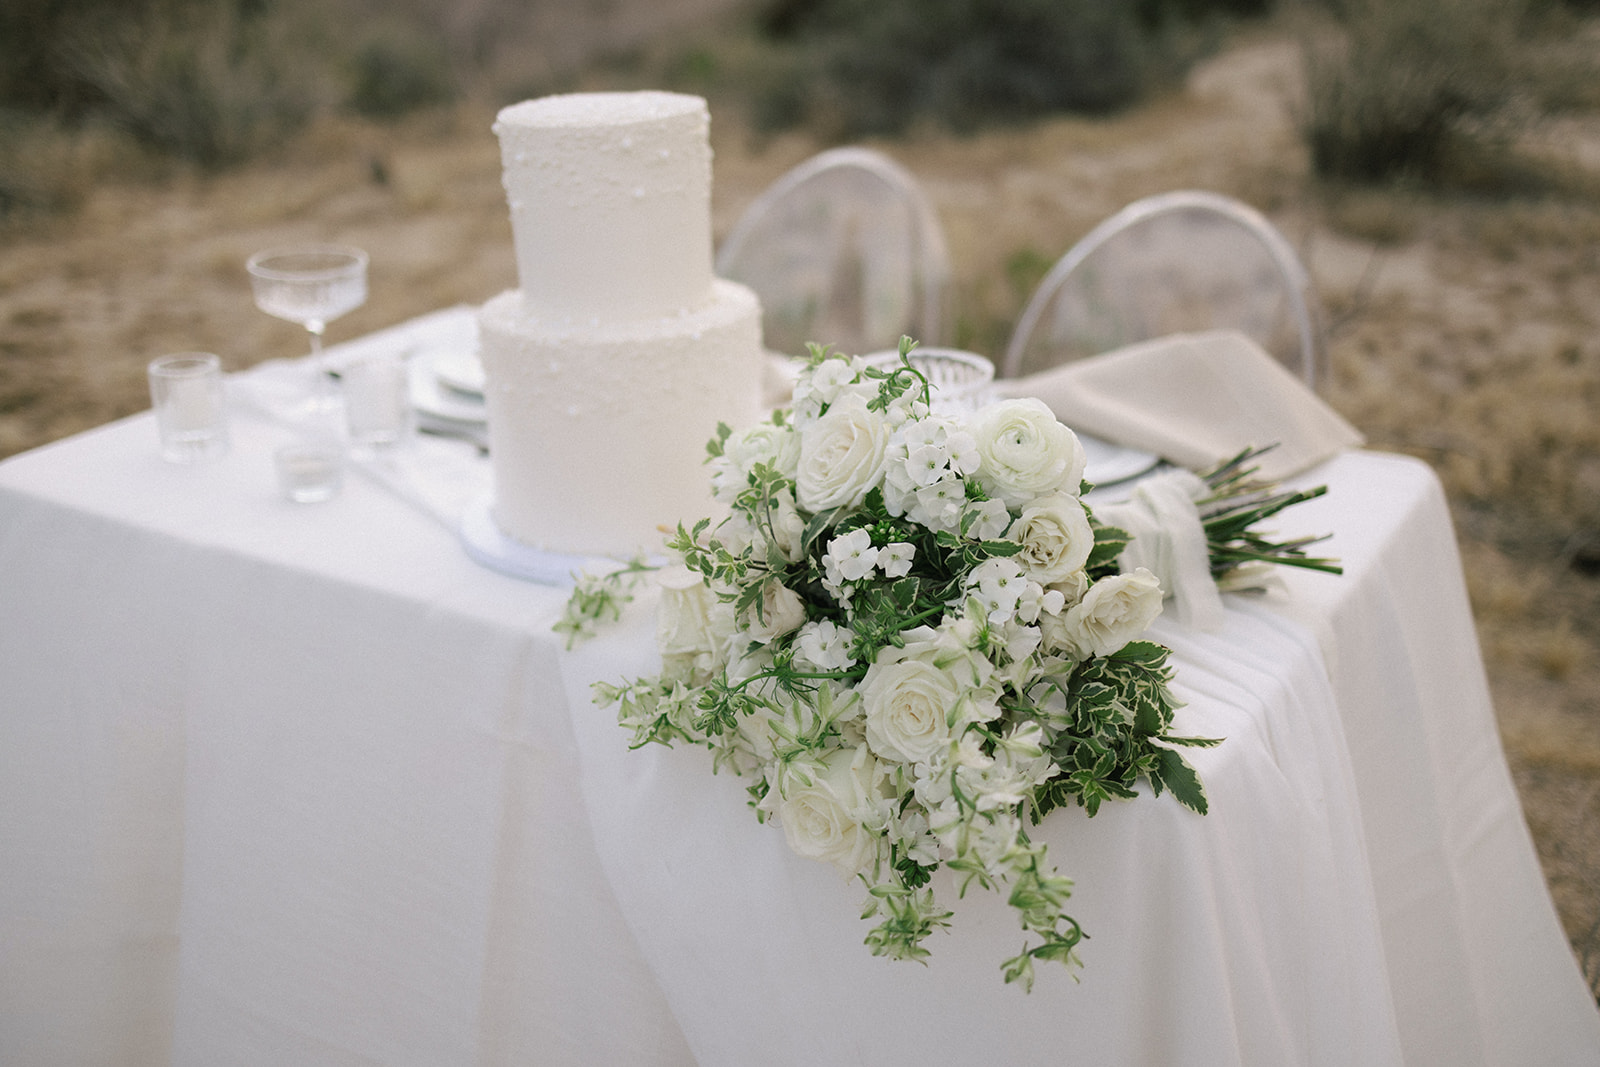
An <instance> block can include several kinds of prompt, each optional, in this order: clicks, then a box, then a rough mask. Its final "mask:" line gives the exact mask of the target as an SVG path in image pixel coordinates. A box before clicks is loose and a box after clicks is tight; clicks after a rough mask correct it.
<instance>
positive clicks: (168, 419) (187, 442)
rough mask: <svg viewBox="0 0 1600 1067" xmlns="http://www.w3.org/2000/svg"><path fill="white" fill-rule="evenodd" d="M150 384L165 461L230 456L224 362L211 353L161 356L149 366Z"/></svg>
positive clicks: (192, 461)
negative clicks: (223, 375)
mask: <svg viewBox="0 0 1600 1067" xmlns="http://www.w3.org/2000/svg"><path fill="white" fill-rule="evenodd" d="M149 379H150V405H151V407H152V409H154V411H155V415H156V430H157V432H158V433H159V434H160V436H161V455H162V456H163V457H164V458H166V459H167V460H169V461H171V462H173V463H198V462H200V461H202V460H207V459H214V458H215V457H217V456H220V455H222V454H223V453H225V452H227V451H228V416H227V406H226V401H225V398H224V393H223V386H222V361H221V360H220V359H218V358H217V357H216V356H215V355H213V354H212V353H210V352H180V353H178V354H177V355H172V356H162V357H161V358H160V359H156V360H152V361H151V362H150V366H149Z"/></svg>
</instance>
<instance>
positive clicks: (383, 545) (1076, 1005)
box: [0, 407, 1600, 1065]
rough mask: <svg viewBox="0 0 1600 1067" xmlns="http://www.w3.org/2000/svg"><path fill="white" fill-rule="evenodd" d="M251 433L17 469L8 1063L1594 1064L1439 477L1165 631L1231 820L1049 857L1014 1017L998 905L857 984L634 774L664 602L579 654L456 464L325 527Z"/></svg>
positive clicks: (0, 598) (808, 899)
mask: <svg viewBox="0 0 1600 1067" xmlns="http://www.w3.org/2000/svg"><path fill="white" fill-rule="evenodd" d="M233 431H234V432H233V439H234V446H233V450H232V452H231V453H230V454H229V455H228V456H227V457H225V458H224V459H223V460H221V461H220V462H218V463H215V464H212V465H208V466H200V467H193V468H185V467H177V466H172V465H169V464H165V463H163V462H162V461H161V460H160V458H159V456H158V454H157V450H156V447H155V431H154V427H153V425H152V424H151V422H150V419H149V416H148V415H142V416H138V417H135V418H133V419H129V420H124V421H122V422H119V423H115V424H112V425H110V426H107V427H103V428H101V429H99V430H96V431H92V432H90V433H88V434H84V435H80V436H78V437H75V438H71V439H68V440H66V441H62V442H58V443H56V444H54V445H50V446H47V447H45V448H42V449H39V450H36V451H34V452H31V453H28V454H26V455H23V456H19V457H14V458H13V459H11V460H8V461H6V462H4V463H0V865H3V866H0V1062H6V1063H13V1062H15V1063H28V1064H54V1063H60V1064H75V1065H76V1064H98V1063H106V1064H112V1063H115V1064H128V1063H178V1064H233V1063H240V1064H250V1063H262V1064H266V1063H296V1064H323V1063H328V1064H336V1063H337V1064H343V1063H384V1064H412V1063H415V1064H439V1063H481V1064H500V1063H530V1062H531V1063H624V1062H626V1063H665V1064H675V1063H690V1062H699V1063H701V1064H705V1065H712V1064H745V1063H753V1062H761V1063H784V1062H793V1063H799V1062H826V1063H840V1064H847V1063H890V1064H893V1063H930V1062H932V1063H937V1062H958V1061H963V1060H969V1059H970V1060H982V1061H990V1060H996V1059H1004V1058H1011V1059H1015V1060H1019V1061H1022V1062H1034V1061H1039V1060H1045V1059H1047V1058H1048V1059H1049V1060H1050V1061H1052V1062H1078V1061H1080V1060H1083V1061H1092V1059H1094V1058H1095V1057H1099V1058H1100V1059H1101V1060H1102V1061H1103V1062H1114V1063H1139V1062H1148V1063H1196V1064H1224V1063H1241V1064H1246V1063H1263V1064H1277V1063H1330V1064H1335V1063H1337V1064H1345V1063H1399V1062H1406V1063H1440V1064H1475V1063H1484V1064H1508V1065H1509V1064H1523V1063H1600V1016H1597V1014H1596V1012H1595V1008H1594V1004H1593V1001H1592V1000H1591V999H1590V997H1589V995H1588V992H1587V990H1586V988H1585V986H1584V984H1583V982H1582V980H1581V977H1580V976H1579V974H1578V972H1577V968H1576V965H1575V963H1574V961H1573V959H1572V957H1571V954H1570V951H1569V950H1568V947H1567V945H1566V942H1565V940H1564V938H1563V937H1562V933H1561V930H1560V928H1559V925H1558V924H1557V922H1556V918H1555V914H1554V910H1553V908H1552V907H1551V905H1550V900H1549V896H1548V893H1547V891H1546V889H1545V886H1544V883H1543V879H1542V876H1541V874H1540V871H1539V868H1538V865H1537V862H1536V859H1535V857H1534V854H1533V850H1532V847H1531V843H1530V841H1529V838H1528V835H1527V831H1526V828H1525V826H1524V824H1523V821H1522V817H1521V811H1520V808H1519V806H1518V804H1517V800H1516V795H1515V792H1514V790H1513V788H1512V785H1511V782H1510V778H1509V775H1508V773H1507V770H1506V767H1505V762H1504V757H1503V754H1502V752H1501V749H1500V746H1499V741H1498V736H1497V734H1496V732H1495V726H1494V721H1493V715H1492V709H1491V707H1490V704H1489V700H1488V696H1487V690H1486V687H1485V684H1484V679H1483V673H1482V666H1481V662H1480V661H1479V659H1478V654H1477V644H1476V639H1475V636H1474V634H1473V631H1472V626H1471V616H1470V611H1469V608H1468V606H1467V603H1466V600H1465V593H1464V587H1463V584H1462V580H1461V571H1460V562H1459V558H1458V556H1457V555H1456V552H1455V546H1454V541H1453V535H1452V533H1451V529H1450V523H1449V516H1448V511H1447V510H1446V508H1445V505H1444V501H1443V496H1442V494H1441V493H1440V491H1439V488H1438V483H1437V481H1436V479H1435V478H1434V476H1433V475H1432V473H1431V471H1429V470H1428V469H1427V468H1426V467H1425V466H1424V465H1422V464H1421V463H1418V462H1416V461H1413V460H1409V459H1404V458H1400V457H1394V456H1385V455H1379V454H1373V453H1359V452H1357V453H1348V454H1345V455H1342V456H1340V457H1338V458H1336V459H1334V460H1332V461H1331V462H1329V463H1326V464H1324V465H1322V466H1321V467H1319V468H1317V469H1315V470H1313V471H1311V472H1308V474H1307V475H1306V476H1305V478H1304V479H1303V480H1304V481H1306V482H1307V483H1308V484H1314V483H1320V482H1327V483H1328V484H1329V485H1330V486H1331V487H1332V492H1330V494H1329V495H1328V496H1327V497H1325V498H1323V499H1322V500H1319V501H1315V502H1312V503H1310V504H1306V505H1303V506H1301V507H1300V508H1297V509H1295V511H1293V512H1292V513H1290V515H1289V516H1286V517H1284V518H1283V519H1281V520H1280V525H1283V526H1287V525H1288V524H1289V523H1290V522H1292V523H1293V529H1294V530H1295V531H1303V532H1323V531H1330V530H1331V531H1333V533H1334V539H1333V541H1332V542H1331V544H1330V545H1329V546H1328V551H1329V552H1330V553H1331V554H1333V555H1337V556H1339V557H1341V558H1342V559H1343V560H1344V562H1345V564H1346V566H1347V568H1348V573H1347V574H1346V575H1345V576H1344V577H1342V578H1335V577H1329V576H1323V575H1315V574H1287V575H1286V576H1285V581H1284V583H1283V589H1282V590H1280V591H1278V592H1276V593H1273V594H1271V595H1268V596H1266V597H1263V598H1258V599H1254V600H1250V599H1245V598H1241V597H1238V596H1232V595H1230V596H1228V597H1226V598H1225V605H1226V609H1227V610H1226V618H1225V621H1224V624H1223V626H1222V627H1221V628H1220V629H1219V630H1217V631H1215V632H1207V633H1201V632H1197V631H1190V630H1187V629H1185V628H1182V627H1179V626H1176V625H1175V624H1173V623H1171V622H1170V621H1162V622H1159V623H1158V624H1157V629H1156V631H1155V633H1154V635H1153V636H1155V637H1156V638H1157V639H1159V640H1162V641H1164V642H1167V643H1168V644H1169V645H1170V646H1171V647H1172V648H1173V649H1174V653H1175V655H1174V660H1173V662H1174V664H1175V666H1176V668H1177V671H1178V677H1177V686H1176V689H1177V692H1178V695H1179V696H1180V697H1181V698H1182V699H1184V700H1185V701H1187V702H1188V706H1187V707H1185V708H1184V709H1183V710H1182V711H1181V712H1180V713H1179V719H1178V723H1177V725H1178V728H1179V729H1180V730H1182V731H1185V732H1192V733H1195V734H1209V735H1221V736H1224V737H1226V738H1227V740H1226V741H1225V743H1224V744H1223V745H1221V746H1220V747H1218V748H1217V749H1214V750H1209V751H1201V752H1195V753H1193V759H1194V762H1195V763H1196V764H1197V766H1198V767H1199V769H1200V771H1201V774H1202V776H1203V778H1204V780H1205V782H1206V785H1207V788H1208V790H1209V793H1210V797H1211V802H1212V811H1211V814H1210V815H1208V816H1206V817H1203V818H1202V817H1198V816H1195V815H1193V814H1192V813H1189V812H1187V811H1185V810H1183V809H1181V808H1180V807H1179V806H1178V805H1176V804H1175V803H1174V802H1172V800H1171V798H1170V797H1165V798H1157V799H1152V798H1148V797H1145V798H1141V799H1140V800H1138V801H1136V802H1133V803H1128V804H1110V805H1107V806H1106V807H1105V808H1103V809H1102V811H1101V813H1100V814H1099V815H1098V816H1096V817H1095V818H1094V819H1086V818H1084V817H1083V813H1082V812H1081V811H1076V810H1064V811H1060V812H1057V813H1055V814H1054V815H1052V816H1051V817H1050V819H1048V820H1047V821H1046V822H1045V823H1044V824H1043V826H1042V827H1040V829H1039V832H1040V834H1042V835H1043V836H1044V838H1045V839H1046V840H1048V842H1049V844H1050V850H1051V852H1050V854H1051V857H1052V859H1053V860H1054V861H1055V862H1056V863H1057V864H1058V865H1059V866H1060V867H1061V868H1062V870H1063V872H1064V873H1066V874H1068V875H1069V876H1072V877H1075V878H1076V879H1077V882H1078V884H1077V890H1076V892H1075V894H1074V898H1073V901H1072V905H1073V907H1072V911H1073V914H1074V915H1075V916H1076V917H1077V918H1079V919H1080V920H1081V921H1082V922H1083V923H1084V925H1085V927H1086V929H1087V931H1088V932H1089V934H1090V935H1091V936H1090V940H1088V941H1086V942H1085V943H1084V945H1083V947H1082V950H1081V955H1082V957H1083V959H1084V961H1085V967H1084V970H1083V972H1082V975H1081V977H1082V982H1081V984H1075V983H1074V982H1073V981H1072V979H1071V977H1070V976H1069V975H1068V974H1067V973H1066V972H1065V971H1063V970H1061V969H1059V968H1053V967H1046V968H1043V969H1042V970H1041V975H1040V980H1039V983H1038V987H1037V988H1036V991H1035V992H1034V994H1033V995H1032V996H1024V995H1023V994H1022V993H1021V992H1020V991H1019V990H1017V989H1015V988H1011V987H1005V986H1003V985H1002V983H1001V981H1000V974H999V962H1000V960H1001V959H1003V958H1004V957H1006V956H1009V955H1012V954H1014V953H1015V951H1016V950H1017V948H1018V946H1019V945H1020V943H1021V939H1020V935H1019V933H1018V931H1017V930H1016V929H1015V925H1014V921H1013V919H1012V918H1011V916H1010V914H1009V909H1007V908H1006V907H1005V905H1004V901H1003V900H1002V899H1000V898H997V897H993V896H992V895H990V894H987V893H984V892H982V891H974V892H973V893H969V894H968V896H967V897H966V899H964V900H960V901H957V900H956V899H955V896H954V894H953V893H951V892H949V891H948V889H949V887H948V885H945V886H942V887H941V888H942V889H943V890H945V892H944V894H943V895H944V896H945V898H946V899H947V900H948V901H949V902H950V903H951V905H952V907H953V908H954V910H955V911H956V917H955V928H954V931H953V932H952V933H951V934H950V935H949V936H943V935H935V937H933V938H932V939H931V940H930V942H929V947H930V948H931V949H932V951H933V958H932V960H931V961H930V963H929V965H928V966H927V967H921V966H918V965H916V964H903V963H894V962H891V961H887V960H882V959H875V958H873V957H871V956H870V955H869V954H868V953H867V951H866V949H865V948H864V947H863V946H862V945H861V943H860V942H861V938H862V937H863V936H864V934H865V932H866V927H867V924H865V923H863V922H862V921H860V920H859V918H858V915H859V909H860V903H861V897H862V894H861V892H860V891H859V888H858V887H856V886H852V885H850V884H849V883H845V882H843V881H842V880H841V879H840V878H839V877H838V875H836V874H835V873H834V872H833V871H832V870H831V868H827V867H824V866H821V865H817V864H813V863H810V862H807V861H803V860H800V859H797V858H795V857H793V856H792V855H790V854H789V853H788V852H787V850H786V847H785V845H784V841H783V835H782V834H781V832H779V831H778V830H776V829H775V828H772V827H761V826H758V825H756V823H755V820H754V816H753V814H752V813H751V812H750V811H749V809H748V808H747V807H746V806H745V797H744V783H742V782H741V781H740V780H738V779H737V778H733V777H729V776H727V775H722V776H715V777H714V776H712V775H711V774H710V773H709V765H708V759H707V758H706V757H705V755H704V754H703V753H701V752H698V751H694V750H688V751H679V750H665V749H660V748H651V749H649V750H645V751H641V752H629V751H627V749H626V736H627V735H626V734H625V733H624V732H623V731H621V730H620V729H619V728H618V727H617V726H616V725H615V723H614V722H613V721H612V719H611V713H610V712H607V711H600V710H598V709H595V708H594V707H593V706H592V705H591V704H590V703H589V691H588V687H589V684H590V683H591V682H593V681H595V680H602V679H604V680H616V679H617V678H620V677H622V676H625V675H630V674H639V673H645V672H648V671H650V670H652V669H653V668H654V665H655V664H654V652H653V649H652V647H651V646H652V641H651V624H650V607H651V597H650V596H648V595H646V596H645V597H643V598H642V599H641V600H640V601H639V602H638V603H636V604H635V605H634V606H633V607H632V608H631V609H630V611H629V613H628V615H627V616H626V618H625V619H624V621H623V623H622V624H621V625H620V626H619V627H617V628H616V629H615V630H614V631H612V632H609V633H607V634H605V635H603V636H601V637H600V638H598V639H597V640H595V641H593V642H591V643H589V644H587V645H584V646H581V647H580V648H578V649H577V650H575V651H573V652H570V653H569V652H567V651H565V650H563V648H562V646H561V643H560V641H559V640H558V638H557V637H556V636H555V635H554V634H553V633H551V631H550V625H551V623H552V622H554V621H555V619H556V618H557V617H558V615H559V612H560V609H561V606H562V604H563V602H564V598H565V594H564V592H562V591H560V590H554V589H547V588H544V587H540V586H536V585H531V584H528V583H523V582H519V581H516V580H514V579H511V578H507V577H504V576H502V575H499V574H496V573H493V572H491V571H488V570H485V569H483V568H481V567H478V566H476V565H475V564H473V563H471V562H470V561H469V560H468V559H467V557H466V556H465V554H464V553H463V552H462V551H461V548H460V546H459V544H458V543H457V541H456V539H455V535H454V533H453V530H452V515H451V514H450V511H449V508H450V505H449V503H448V502H449V501H452V500H459V499H461V498H462V497H463V496H465V495H466V490H468V489H476V488H481V487H482V486H484V485H486V484H487V481H486V477H487V475H486V471H485V469H484V468H485V465H484V464H483V461H482V460H481V459H479V458H478V457H477V456H476V454H475V453H473V452H472V451H471V450H470V449H468V448H462V447H458V446H457V445H456V444H455V443H453V442H436V441H419V442H418V444H417V447H416V449H415V451H414V453H413V455H412V456H411V457H410V458H409V459H408V460H407V466H406V467H405V468H404V469H403V470H402V471H401V472H400V473H399V474H398V475H394V476H390V477H387V478H378V477H375V476H361V475H359V474H357V475H353V476H352V477H350V478H348V479H347V482H346V486H345V490H344V492H343V494H342V495H341V496H340V497H339V498H337V499H336V500H334V501H332V502H330V503H328V504H325V505H319V506H316V507H303V506H296V505H292V504H289V503H287V502H285V501H282V500H281V499H280V498H278V497H277V495H276V493H275V490H274V488H273V485H272V472H271V459H270V454H271V451H272V448H273V446H274V445H275V444H277V443H281V442H282V441H283V440H285V439H287V438H288V437H289V436H292V434H291V431H289V430H288V429H286V428H285V427H284V426H283V425H280V424H277V423H274V422H272V421H271V420H269V419H266V418H263V417H261V416H259V415H258V414H257V413H255V412H253V411H251V410H249V409H247V408H244V407H240V408H238V409H236V410H235V412H234V422H233ZM474 479H476V481H474ZM419 486H420V487H421V490H422V491H417V492H411V491H409V490H412V489H417V488H418V487H419ZM397 488H404V489H407V490H408V491H406V492H404V493H402V492H399V491H397ZM441 502H446V503H443V504H441Z"/></svg>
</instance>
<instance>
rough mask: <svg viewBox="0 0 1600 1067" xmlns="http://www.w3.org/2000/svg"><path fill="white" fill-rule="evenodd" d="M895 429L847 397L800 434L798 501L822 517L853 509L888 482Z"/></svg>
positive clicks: (856, 399)
mask: <svg viewBox="0 0 1600 1067" xmlns="http://www.w3.org/2000/svg"><path fill="white" fill-rule="evenodd" d="M888 444H889V427H888V425H887V424H886V423H885V422H884V421H883V416H882V415H879V414H878V413H877V412H875V411H870V410H868V408H867V402H866V400H864V399H863V398H862V397H860V396H858V395H856V394H853V393H851V394H846V395H844V396H841V397H840V398H839V400H838V402H837V403H836V404H834V405H833V406H832V407H830V408H829V409H828V410H827V413H826V414H824V415H823V416H822V417H821V418H819V419H817V420H816V421H815V422H812V423H809V424H807V425H806V427H805V428H804V429H803V430H801V431H800V462H799V467H798V469H797V471H796V475H795V482H796V494H795V495H796V499H797V500H798V501H799V504H800V506H801V507H802V508H805V509H806V510H807V511H812V512H817V511H823V510H826V509H827V508H834V507H840V506H841V505H842V506H849V507H853V506H855V505H856V504H859V503H861V501H862V500H863V499H864V498H865V497H866V495H867V492H868V491H869V490H871V489H872V488H873V487H874V486H876V485H877V484H878V482H879V480H880V479H882V477H883V463H884V451H885V449H886V448H887V447H888Z"/></svg>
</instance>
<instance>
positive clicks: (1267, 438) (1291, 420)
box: [995, 330, 1363, 481]
mask: <svg viewBox="0 0 1600 1067" xmlns="http://www.w3.org/2000/svg"><path fill="white" fill-rule="evenodd" d="M995 392H996V393H997V395H1000V396H1008V397H1023V396H1032V397H1038V398H1039V399H1040V400H1043V401H1044V402H1045V403H1046V404H1047V405H1049V407H1050V410H1052V411H1054V412H1055V415H1056V418H1058V419H1060V420H1061V421H1062V422H1064V423H1066V424H1067V425H1068V426H1070V427H1072V428H1073V429H1074V430H1078V431H1080V432H1082V433H1086V434H1090V435H1092V436H1094V437H1098V438H1100V439H1102V440H1105V441H1110V442H1112V443H1113V444H1119V445H1122V446H1124V447H1126V448H1137V449H1141V450H1143V451H1146V452H1153V453H1155V454H1156V455H1159V456H1160V457H1161V458H1162V459H1165V460H1167V461H1168V462H1170V463H1174V464H1176V465H1178V466H1180V467H1187V468H1189V469H1191V470H1202V469H1205V468H1207V467H1212V466H1215V465H1216V464H1218V463H1220V462H1222V461H1223V460H1226V459H1231V458H1232V457H1233V456H1235V455H1237V454H1238V453H1239V452H1241V451H1243V450H1244V449H1245V448H1247V447H1249V446H1251V445H1254V446H1256V447H1259V448H1265V447H1267V446H1268V445H1276V446H1277V447H1276V448H1274V449H1273V450H1272V451H1271V452H1268V453H1267V454H1266V455H1264V456H1262V457H1261V458H1260V459H1259V460H1258V461H1257V464H1258V466H1259V467H1260V476H1261V477H1263V478H1266V479H1269V480H1272V481H1277V480H1279V479H1282V478H1287V477H1289V476H1290V475H1293V474H1298V473H1299V472H1301V471H1303V470H1305V469H1307V468H1309V467H1312V466H1315V465H1316V464H1318V463H1320V462H1322V461H1323V460H1325V459H1329V458H1331V457H1332V456H1334V455H1335V454H1337V453H1338V452H1341V451H1343V450H1344V449H1346V448H1352V447H1355V446H1357V445H1359V444H1361V443H1362V441H1363V438H1362V436H1361V434H1360V433H1359V432H1358V431H1357V430H1356V429H1355V427H1353V426H1351V425H1350V424H1349V423H1348V422H1346V421H1345V420H1344V419H1343V418H1341V417H1340V416H1339V415H1338V413H1337V412H1335V411H1334V410H1333V409H1332V408H1330V407H1328V405H1327V404H1325V403H1323V402H1322V400H1321V399H1319V398H1318V397H1317V395H1316V394H1315V393H1313V392H1312V391H1311V390H1310V389H1308V388H1307V387H1306V385H1305V383H1304V382H1302V381H1301V380H1300V379H1299V378H1296V377H1295V376H1294V375H1293V374H1291V373H1290V372H1289V371H1288V370H1287V369H1286V368H1285V367H1284V366H1283V365H1282V364H1280V363H1278V361H1277V360H1275V359H1273V358H1272V357H1271V356H1269V355H1268V354H1267V353H1266V352H1265V351H1264V350H1263V349H1262V348H1261V346H1260V345H1258V344H1256V343H1255V342H1254V341H1252V340H1251V339H1250V338H1248V337H1246V336H1245V335H1244V334H1242V333H1239V332H1238V331H1236V330H1214V331H1209V332H1206V333H1192V334H1173V335H1171V336H1169V337H1162V338H1158V339H1156V340H1153V341H1144V342H1141V343H1139V344H1136V345H1129V346H1127V347H1126V348H1119V349H1116V350H1115V351H1112V352H1107V353H1104V354H1103V355H1098V356H1091V357H1089V358H1088V359H1080V360H1076V361H1073V362H1071V363H1064V364H1062V365H1061V366H1059V367H1055V368H1052V369H1051V370H1047V371H1043V372H1041V373H1039V374H1032V375H1028V376H1026V377H1023V378H1010V379H1004V380H1001V381H997V382H996V383H995Z"/></svg>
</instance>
